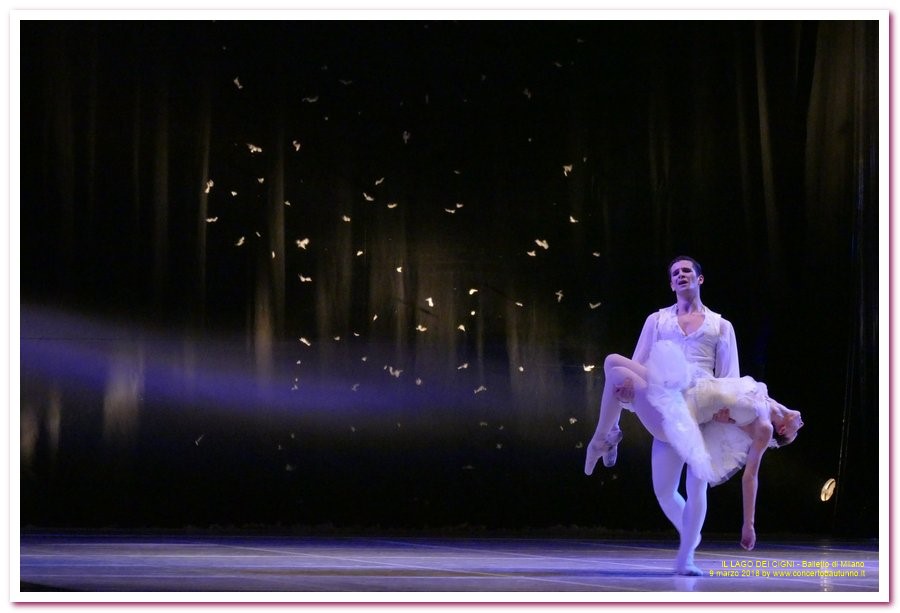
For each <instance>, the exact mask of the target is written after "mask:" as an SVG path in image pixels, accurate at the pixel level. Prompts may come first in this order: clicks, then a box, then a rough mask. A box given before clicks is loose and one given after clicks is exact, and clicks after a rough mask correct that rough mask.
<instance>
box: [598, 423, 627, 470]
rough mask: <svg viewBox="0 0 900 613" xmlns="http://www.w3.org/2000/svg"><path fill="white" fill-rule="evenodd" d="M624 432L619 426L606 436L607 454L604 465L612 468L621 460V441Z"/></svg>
mask: <svg viewBox="0 0 900 613" xmlns="http://www.w3.org/2000/svg"><path fill="white" fill-rule="evenodd" d="M622 436H623V435H622V430H621V428H619V426H613V427H612V429H611V430H610V431H609V434H607V435H606V445H605V447H606V452H605V453H604V454H603V465H604V466H605V467H607V468H612V467H613V466H615V465H616V460H617V459H619V441H621V440H622Z"/></svg>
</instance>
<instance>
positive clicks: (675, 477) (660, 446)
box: [651, 438, 706, 575]
mask: <svg viewBox="0 0 900 613" xmlns="http://www.w3.org/2000/svg"><path fill="white" fill-rule="evenodd" d="M684 465H685V464H684V460H682V459H681V456H679V455H678V452H676V451H675V448H674V447H672V446H671V445H670V444H669V443H666V442H663V441H661V440H659V439H657V438H654V439H653V447H652V451H651V468H652V474H653V492H654V494H656V499H657V501H659V506H660V507H661V508H662V511H663V513H664V514H665V516H666V517H667V518H668V519H669V521H670V522H672V525H673V526H675V529H676V530H677V531H678V541H679V547H678V556H677V557H676V559H675V572H677V573H678V574H680V575H700V574H701V571H700V569H699V568H697V567H696V566H695V565H694V550H695V549H696V548H697V546H698V545H699V544H700V530H701V529H702V528H703V521H704V520H705V519H706V482H705V481H702V480H700V479H698V478H697V477H696V476H695V475H694V474H693V472H692V471H691V469H690V468H688V472H687V478H686V481H685V483H686V488H687V492H688V497H687V500H685V499H684V497H683V496H682V495H681V493H680V492H679V491H678V485H679V483H680V482H681V471H682V469H683V468H684Z"/></svg>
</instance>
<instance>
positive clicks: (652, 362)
mask: <svg viewBox="0 0 900 613" xmlns="http://www.w3.org/2000/svg"><path fill="white" fill-rule="evenodd" d="M646 366H647V400H648V401H649V402H650V404H652V405H653V406H654V407H656V409H657V410H658V411H659V412H660V414H661V415H662V426H663V431H664V432H665V433H666V438H667V439H668V440H669V444H670V445H672V446H673V447H674V448H675V450H676V451H677V452H678V455H680V456H681V457H682V459H684V461H685V462H687V463H688V464H689V465H690V466H691V468H692V469H693V471H694V474H695V475H697V476H698V477H699V478H701V479H703V480H704V481H714V480H715V479H716V474H715V473H714V472H713V467H712V460H711V458H710V455H709V452H708V451H707V449H706V442H705V441H704V440H703V435H702V434H701V432H700V427H699V426H698V425H697V420H696V418H695V417H694V415H693V414H692V413H691V411H690V409H688V405H687V402H685V399H684V390H686V389H687V388H688V386H689V385H690V383H691V376H690V368H689V365H688V362H687V359H685V357H684V353H682V351H681V348H680V347H679V346H678V345H676V344H675V343H673V342H672V341H659V342H658V343H656V344H655V345H653V347H652V348H651V350H650V357H649V358H648V359H647V364H646Z"/></svg>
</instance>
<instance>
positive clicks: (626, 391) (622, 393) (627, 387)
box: [613, 379, 634, 404]
mask: <svg viewBox="0 0 900 613" xmlns="http://www.w3.org/2000/svg"><path fill="white" fill-rule="evenodd" d="M613 389H614V390H615V396H616V400H618V401H619V402H622V403H625V404H627V403H629V402H632V401H633V400H634V381H632V380H631V379H625V380H624V381H622V384H621V385H617V386H615V387H614V388H613Z"/></svg>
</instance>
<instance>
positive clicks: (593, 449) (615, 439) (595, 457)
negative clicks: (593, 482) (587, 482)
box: [584, 426, 623, 476]
mask: <svg viewBox="0 0 900 613" xmlns="http://www.w3.org/2000/svg"><path fill="white" fill-rule="evenodd" d="M622 436H623V435H622V430H621V429H620V428H619V426H613V428H612V430H610V431H609V433H608V434H607V435H606V437H605V439H604V440H603V441H599V442H598V441H596V440H593V439H592V440H591V442H590V443H588V446H587V452H586V454H585V458H584V474H586V475H588V476H590V475H591V474H593V472H594V468H596V466H597V462H598V461H599V460H600V458H603V465H604V466H605V467H607V468H612V467H613V466H615V465H616V459H617V458H618V455H619V451H618V446H619V441H621V440H622Z"/></svg>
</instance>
